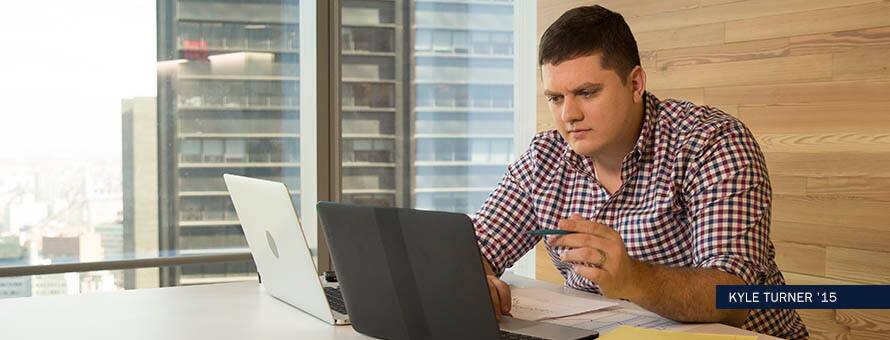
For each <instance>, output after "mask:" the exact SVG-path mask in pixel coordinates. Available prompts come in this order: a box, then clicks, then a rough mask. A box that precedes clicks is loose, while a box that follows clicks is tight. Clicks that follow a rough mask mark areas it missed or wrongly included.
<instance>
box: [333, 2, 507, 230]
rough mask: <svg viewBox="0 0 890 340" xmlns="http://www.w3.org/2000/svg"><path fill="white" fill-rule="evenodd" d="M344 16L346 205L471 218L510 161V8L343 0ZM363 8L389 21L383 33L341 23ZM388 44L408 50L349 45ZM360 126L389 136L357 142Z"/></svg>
mask: <svg viewBox="0 0 890 340" xmlns="http://www.w3.org/2000/svg"><path fill="white" fill-rule="evenodd" d="M371 3H373V4H374V5H373V6H371V5H370V4H371ZM342 7H343V10H342V11H343V22H344V27H343V28H342V34H341V36H343V37H348V39H349V41H345V39H347V38H344V42H343V44H342V52H341V53H342V59H341V60H342V68H341V69H342V71H343V72H342V77H343V79H342V87H341V89H342V93H341V95H342V99H341V104H342V107H341V110H342V120H341V122H342V125H341V126H342V142H341V152H342V155H341V160H342V162H343V163H342V164H343V167H344V171H343V172H342V182H341V183H342V190H343V192H342V197H343V199H344V200H345V201H351V202H355V203H385V204H382V205H389V206H406V207H424V208H427V209H434V210H444V211H455V212H462V213H467V214H472V213H475V210H476V209H478V208H479V206H481V204H482V200H483V199H484V196H485V195H486V194H487V192H488V191H489V190H491V189H493V188H494V186H495V185H496V184H497V181H498V179H499V176H500V175H502V174H503V171H504V170H505V169H506V164H507V163H508V162H509V161H510V160H512V159H514V153H513V152H512V150H511V148H512V146H513V138H515V136H516V133H515V131H516V130H515V128H516V127H515V124H514V119H515V117H516V114H515V112H514V110H513V107H514V105H513V99H514V98H513V90H514V87H513V83H514V82H513V79H514V76H513V73H514V71H515V64H516V63H515V60H514V56H513V33H512V29H513V20H514V4H513V3H512V2H509V1H503V2H487V1H481V2H474V3H473V4H472V5H468V4H463V3H456V2H454V3H449V2H429V1H416V2H413V3H412V4H411V5H410V6H403V5H402V4H400V2H399V1H395V2H392V1H389V2H387V1H344V2H343V6H342ZM368 7H373V8H374V9H375V12H373V13H396V15H392V16H388V17H391V18H393V20H392V21H386V23H387V24H390V25H389V26H386V27H379V26H374V25H372V24H370V23H363V24H362V25H358V24H356V25H354V26H353V25H349V24H347V23H353V22H355V21H356V20H357V19H355V18H352V17H353V16H356V14H355V13H359V12H361V11H365V10H366V9H367V8H368ZM388 39H395V40H396V41H399V40H401V41H409V42H413V44H411V45H409V46H401V45H395V46H390V47H393V48H392V49H389V50H387V51H388V52H392V53H391V54H385V55H383V54H381V55H374V56H373V58H371V57H370V56H369V57H366V58H364V59H358V58H355V57H354V52H353V51H354V49H353V47H352V46H353V45H354V46H359V45H371V44H372V43H373V42H375V41H380V40H388ZM355 49H356V50H357V49H358V48H355ZM405 64H408V65H412V67H410V68H408V69H397V70H394V72H392V73H386V74H383V73H376V74H375V73H370V72H366V71H363V68H362V67H363V66H365V65H405ZM358 76H361V78H362V81H363V82H361V83H359V82H356V81H355V78H357V77H358ZM390 80H392V82H390ZM406 98H407V99H409V100H406ZM368 108H381V109H382V108H386V109H387V111H386V113H385V115H384V114H381V113H380V112H372V111H370V110H367V109H368ZM358 121H364V122H374V123H375V124H378V125H386V126H392V127H394V129H389V130H386V131H385V132H383V131H382V130H379V129H378V130H377V131H380V133H379V134H378V135H376V136H375V138H358V137H360V136H361V135H362V134H366V133H368V132H369V131H373V130H369V129H360V125H359V124H357V122H358ZM480 174H481V175H480ZM492 174H496V175H492ZM382 183H385V184H386V185H381V184H382ZM429 190H435V191H436V195H435V196H430V194H431V193H430V192H429ZM359 192H361V193H362V195H359V194H358V193H359ZM471 193H472V194H471ZM372 195H373V196H372Z"/></svg>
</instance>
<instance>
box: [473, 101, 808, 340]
mask: <svg viewBox="0 0 890 340" xmlns="http://www.w3.org/2000/svg"><path fill="white" fill-rule="evenodd" d="M645 103H646V104H645V109H644V118H643V126H642V129H641V132H640V137H639V139H638V140H637V143H636V145H635V146H634V148H633V151H632V152H631V153H630V154H628V155H627V156H626V157H625V158H624V161H623V164H622V169H621V179H622V183H623V184H622V185H621V187H620V188H619V189H618V190H617V191H616V192H615V193H614V194H612V195H610V194H609V193H608V192H607V191H606V190H605V188H604V187H603V186H602V185H601V184H599V182H598V181H597V180H596V176H595V173H594V167H593V161H592V160H591V159H590V158H589V157H585V156H581V155H578V154H576V153H575V152H573V151H572V150H571V148H570V147H569V145H568V144H567V143H566V142H565V140H564V139H563V138H562V136H561V135H560V134H559V132H557V131H555V130H551V131H545V132H542V133H539V134H538V135H537V136H535V138H534V139H533V140H532V143H531V146H530V147H529V149H528V150H527V151H526V152H525V153H524V154H523V155H522V157H520V159H519V160H517V161H516V162H514V163H513V164H511V165H510V166H509V167H508V169H507V173H506V175H505V176H504V178H503V179H502V180H501V182H500V183H499V184H498V187H497V188H495V189H494V191H493V192H492V193H491V195H490V196H489V197H488V199H487V200H486V201H485V203H484V205H483V206H482V209H481V210H480V211H479V212H478V213H477V214H476V216H475V218H474V224H475V228H476V236H477V238H478V240H479V247H480V249H481V250H482V253H483V254H484V255H485V257H486V258H488V260H489V262H490V263H491V265H492V266H493V269H494V270H495V271H496V272H497V273H498V274H501V273H503V271H504V269H505V268H507V267H510V266H512V265H513V263H514V262H515V261H517V260H518V259H519V258H520V257H521V256H522V255H524V254H525V253H527V252H528V251H529V250H531V249H532V248H533V247H534V246H535V244H536V243H538V241H540V239H541V236H530V235H527V234H526V233H525V231H527V230H533V229H556V228H557V222H558V221H559V220H560V219H565V218H568V217H569V216H571V214H572V213H579V214H580V215H581V216H582V217H584V218H585V219H588V220H595V221H598V222H600V223H602V224H605V225H607V226H611V227H612V228H615V229H617V230H618V232H619V233H620V234H621V237H622V239H623V240H624V244H625V247H626V248H627V252H628V254H629V255H630V256H631V257H633V258H636V259H638V260H642V261H646V262H650V263H658V264H661V265H665V266H671V267H693V268H714V269H718V270H722V271H725V272H727V273H731V274H735V275H738V276H739V277H740V278H741V279H742V280H744V281H745V283H747V284H767V285H782V284H785V279H784V278H783V277H782V274H781V273H780V272H779V269H778V267H777V266H776V263H775V261H774V257H775V256H774V255H775V254H774V249H773V244H772V242H771V241H770V239H769V224H770V198H771V188H770V183H769V176H768V174H767V169H766V163H765V161H764V158H763V154H762V153H761V152H760V147H759V146H758V145H757V142H756V141H755V140H754V137H753V136H752V135H751V132H750V131H749V130H748V129H747V128H746V127H745V126H744V125H743V124H742V123H741V122H740V121H738V120H737V119H735V118H733V117H732V116H729V115H727V114H725V113H723V112H721V111H719V110H717V109H715V108H711V107H704V106H696V105H694V104H692V103H690V102H682V101H675V100H666V101H659V100H658V98H656V97H655V96H654V95H652V94H649V93H648V92H647V93H646V95H645ZM548 251H549V253H550V259H551V260H552V261H553V263H554V264H555V265H556V268H557V269H558V270H559V272H560V273H561V274H562V276H563V277H565V279H566V285H567V286H569V287H572V288H575V289H580V290H584V291H588V292H593V293H600V290H599V287H598V286H597V285H596V284H594V283H592V282H590V281H589V280H587V279H586V278H584V277H582V276H581V275H579V274H577V273H575V272H574V271H573V270H572V267H571V266H570V265H569V264H567V263H565V262H562V261H561V260H560V259H559V255H560V254H561V253H562V252H564V251H565V248H551V247H549V246H548ZM742 328H745V329H748V330H752V331H756V332H760V333H764V334H771V335H774V336H780V337H784V338H806V337H807V331H806V328H805V327H804V324H803V322H802V321H801V319H800V316H798V315H797V312H795V311H794V310H787V309H768V310H752V311H751V312H750V313H749V314H748V318H747V320H746V321H745V324H744V325H743V326H742Z"/></svg>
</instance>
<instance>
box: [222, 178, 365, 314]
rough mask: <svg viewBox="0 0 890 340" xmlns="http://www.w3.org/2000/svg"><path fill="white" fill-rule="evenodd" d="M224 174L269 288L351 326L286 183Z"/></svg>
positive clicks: (290, 301)
mask: <svg viewBox="0 0 890 340" xmlns="http://www.w3.org/2000/svg"><path fill="white" fill-rule="evenodd" d="M223 178H224V179H225V181H226V187H228V189H229V194H230V195H231V197H232V203H234V205H235V211H236V212H237V213H238V219H239V220H240V222H241V227H242V228H243V229H244V236H246V237H247V244H248V246H250V252H251V253H252V254H253V260H254V262H256V266H257V271H259V273H260V278H261V281H262V285H263V287H264V288H265V290H266V291H267V292H268V293H269V294H270V295H272V296H274V297H275V298H277V299H279V300H281V301H284V302H286V303H287V304H290V305H291V306H294V307H296V308H298V309H300V310H302V311H304V312H306V313H309V314H311V315H312V316H315V317H316V318H319V319H321V320H323V321H325V322H327V323H329V324H332V325H348V324H349V318H348V317H347V315H346V307H345V305H344V304H343V299H342V297H341V296H340V291H339V288H337V287H331V286H325V284H323V283H322V280H321V278H320V277H319V276H318V274H317V272H316V268H315V262H314V261H313V260H312V253H311V252H310V251H309V245H308V243H307V242H306V237H305V236H304V234H303V228H302V226H301V225H300V220H299V217H297V213H296V211H295V210H294V205H293V201H291V196H290V193H289V192H288V190H287V187H286V186H285V185H284V183H279V182H272V181H266V180H261V179H255V178H249V177H243V176H236V175H230V174H225V175H223Z"/></svg>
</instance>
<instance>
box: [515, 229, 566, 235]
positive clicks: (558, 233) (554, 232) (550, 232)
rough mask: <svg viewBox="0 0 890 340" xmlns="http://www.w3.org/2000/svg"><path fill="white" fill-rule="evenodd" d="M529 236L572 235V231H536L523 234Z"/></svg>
mask: <svg viewBox="0 0 890 340" xmlns="http://www.w3.org/2000/svg"><path fill="white" fill-rule="evenodd" d="M525 233H526V234H529V235H568V234H574V233H575V232H574V231H569V230H562V229H537V230H529V231H527V232H525Z"/></svg>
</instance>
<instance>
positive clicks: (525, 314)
mask: <svg viewBox="0 0 890 340" xmlns="http://www.w3.org/2000/svg"><path fill="white" fill-rule="evenodd" d="M511 294H512V296H513V307H512V308H511V310H510V313H511V314H513V317H515V318H517V319H522V320H532V321H540V320H544V319H554V318H561V317H565V316H570V315H578V314H583V313H587V312H591V311H595V310H599V309H603V308H607V307H612V306H615V305H617V303H614V302H608V301H599V300H593V299H585V298H580V297H574V296H569V295H564V294H559V293H555V292H551V291H548V290H545V289H540V288H517V289H513V290H512V291H511Z"/></svg>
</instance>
